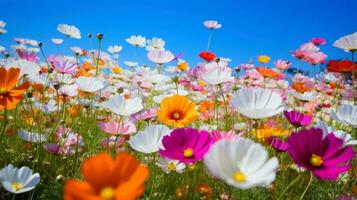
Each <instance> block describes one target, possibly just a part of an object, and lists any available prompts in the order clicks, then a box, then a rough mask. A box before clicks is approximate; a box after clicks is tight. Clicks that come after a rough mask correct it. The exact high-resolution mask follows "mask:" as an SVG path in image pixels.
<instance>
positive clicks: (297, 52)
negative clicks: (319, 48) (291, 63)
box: [292, 49, 309, 60]
mask: <svg viewBox="0 0 357 200" xmlns="http://www.w3.org/2000/svg"><path fill="white" fill-rule="evenodd" d="M308 54H309V52H308V51H305V50H302V49H296V50H294V51H293V52H292V56H294V57H295V58H297V59H298V60H302V59H304V58H305V57H306V56H307V55H308Z"/></svg>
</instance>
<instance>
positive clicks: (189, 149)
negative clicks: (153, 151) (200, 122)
mask: <svg viewBox="0 0 357 200" xmlns="http://www.w3.org/2000/svg"><path fill="white" fill-rule="evenodd" d="M162 144H163V149H160V151H159V153H160V156H162V157H165V158H169V159H172V160H178V161H180V162H183V163H193V162H196V161H199V160H202V159H203V156H204V155H205V154H206V153H207V151H208V150H209V148H210V146H211V145H212V144H213V140H212V138H211V136H210V134H209V133H208V132H207V131H199V130H197V129H193V128H180V129H175V130H173V131H172V132H171V133H170V135H166V136H164V138H163V139H162Z"/></svg>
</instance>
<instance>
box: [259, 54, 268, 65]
mask: <svg viewBox="0 0 357 200" xmlns="http://www.w3.org/2000/svg"><path fill="white" fill-rule="evenodd" d="M258 61H259V62H260V63H262V64H265V63H268V62H269V61H270V57H269V56H267V55H261V56H258Z"/></svg>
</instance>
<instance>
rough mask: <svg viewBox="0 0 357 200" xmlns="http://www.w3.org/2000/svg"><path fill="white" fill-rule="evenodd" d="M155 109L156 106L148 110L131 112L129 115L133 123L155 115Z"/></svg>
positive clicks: (156, 109)
mask: <svg viewBox="0 0 357 200" xmlns="http://www.w3.org/2000/svg"><path fill="white" fill-rule="evenodd" d="M157 111H158V108H151V109H148V110H144V111H141V112H139V113H136V114H133V115H132V116H131V119H132V121H133V122H134V123H135V122H136V121H140V120H149V119H152V118H154V117H156V116H157Z"/></svg>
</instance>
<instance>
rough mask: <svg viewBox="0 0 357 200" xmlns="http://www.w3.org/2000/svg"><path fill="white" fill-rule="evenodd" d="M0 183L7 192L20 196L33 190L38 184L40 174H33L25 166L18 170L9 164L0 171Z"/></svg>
mask: <svg viewBox="0 0 357 200" xmlns="http://www.w3.org/2000/svg"><path fill="white" fill-rule="evenodd" d="M0 181H1V184H2V186H3V187H4V188H5V190H7V191H8V192H11V193H13V194H20V193H24V192H28V191H30V190H33V189H34V188H35V187H36V185H37V184H38V183H40V174H39V173H35V174H33V172H32V170H31V169H30V168H28V167H27V166H23V167H21V168H20V169H19V168H17V167H14V166H13V165H12V164H9V165H7V166H6V167H4V168H2V169H1V170H0Z"/></svg>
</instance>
